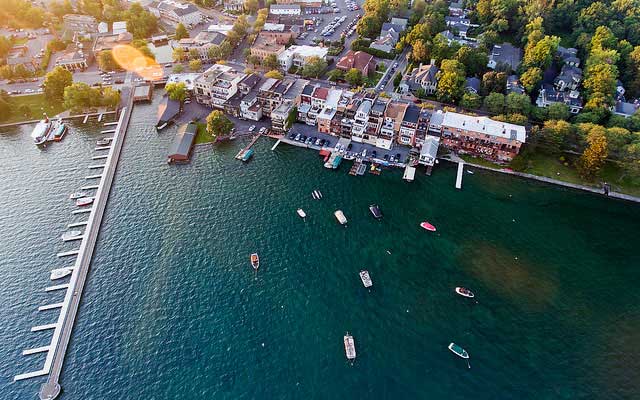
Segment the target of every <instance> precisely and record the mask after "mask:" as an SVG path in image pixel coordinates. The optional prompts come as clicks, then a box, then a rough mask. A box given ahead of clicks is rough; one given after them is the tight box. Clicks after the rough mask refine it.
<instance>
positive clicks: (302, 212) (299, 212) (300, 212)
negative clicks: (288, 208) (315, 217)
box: [296, 208, 307, 218]
mask: <svg viewBox="0 0 640 400" xmlns="http://www.w3.org/2000/svg"><path fill="white" fill-rule="evenodd" d="M296 212H297V213H298V215H299V216H300V218H306V216H307V214H306V213H305V212H304V210H303V209H302V208H298V209H297V210H296Z"/></svg>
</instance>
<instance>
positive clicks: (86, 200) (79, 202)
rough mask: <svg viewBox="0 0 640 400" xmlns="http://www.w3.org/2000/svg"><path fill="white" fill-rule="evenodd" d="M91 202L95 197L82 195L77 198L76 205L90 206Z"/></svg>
mask: <svg viewBox="0 0 640 400" xmlns="http://www.w3.org/2000/svg"><path fill="white" fill-rule="evenodd" d="M91 203H93V197H81V198H79V199H78V200H76V205H77V206H78V207H82V206H88V205H89V204H91Z"/></svg>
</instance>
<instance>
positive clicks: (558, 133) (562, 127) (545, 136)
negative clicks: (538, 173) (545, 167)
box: [539, 120, 573, 154]
mask: <svg viewBox="0 0 640 400" xmlns="http://www.w3.org/2000/svg"><path fill="white" fill-rule="evenodd" d="M572 133H573V127H572V126H571V124H570V123H568V122H567V121H563V120H549V121H545V123H544V126H543V128H542V130H541V131H540V134H539V135H540V140H539V144H540V146H541V147H542V149H543V150H545V151H546V152H548V153H550V154H557V153H560V150H561V149H562V146H563V145H564V143H565V141H566V140H567V138H568V137H569V136H570V135H571V134H572Z"/></svg>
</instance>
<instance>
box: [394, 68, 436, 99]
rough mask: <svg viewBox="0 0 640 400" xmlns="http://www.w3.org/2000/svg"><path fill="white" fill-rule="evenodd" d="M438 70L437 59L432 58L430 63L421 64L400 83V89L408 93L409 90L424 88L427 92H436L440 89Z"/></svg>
mask: <svg viewBox="0 0 640 400" xmlns="http://www.w3.org/2000/svg"><path fill="white" fill-rule="evenodd" d="M438 71H439V69H438V67H436V65H435V60H431V63H430V64H426V65H422V64H420V66H419V67H418V68H414V69H413V71H412V72H411V74H410V75H409V76H408V77H407V78H406V79H405V80H404V81H403V82H401V83H400V86H399V88H400V91H401V92H402V93H408V92H409V91H412V92H415V91H417V90H418V89H423V90H424V91H425V93H427V94H434V93H435V92H436V90H437V89H438Z"/></svg>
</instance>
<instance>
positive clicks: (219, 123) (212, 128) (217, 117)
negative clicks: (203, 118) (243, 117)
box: [207, 110, 233, 138]
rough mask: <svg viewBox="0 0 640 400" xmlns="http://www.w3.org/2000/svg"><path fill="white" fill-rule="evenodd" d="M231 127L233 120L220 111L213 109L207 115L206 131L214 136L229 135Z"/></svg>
mask: <svg viewBox="0 0 640 400" xmlns="http://www.w3.org/2000/svg"><path fill="white" fill-rule="evenodd" d="M231 129H233V122H231V120H229V118H227V116H226V115H224V113H223V112H222V111H219V110H215V111H212V112H211V113H210V114H209V115H208V116H207V132H209V133H210V134H211V136H213V137H214V138H216V137H219V136H227V135H229V133H231Z"/></svg>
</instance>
